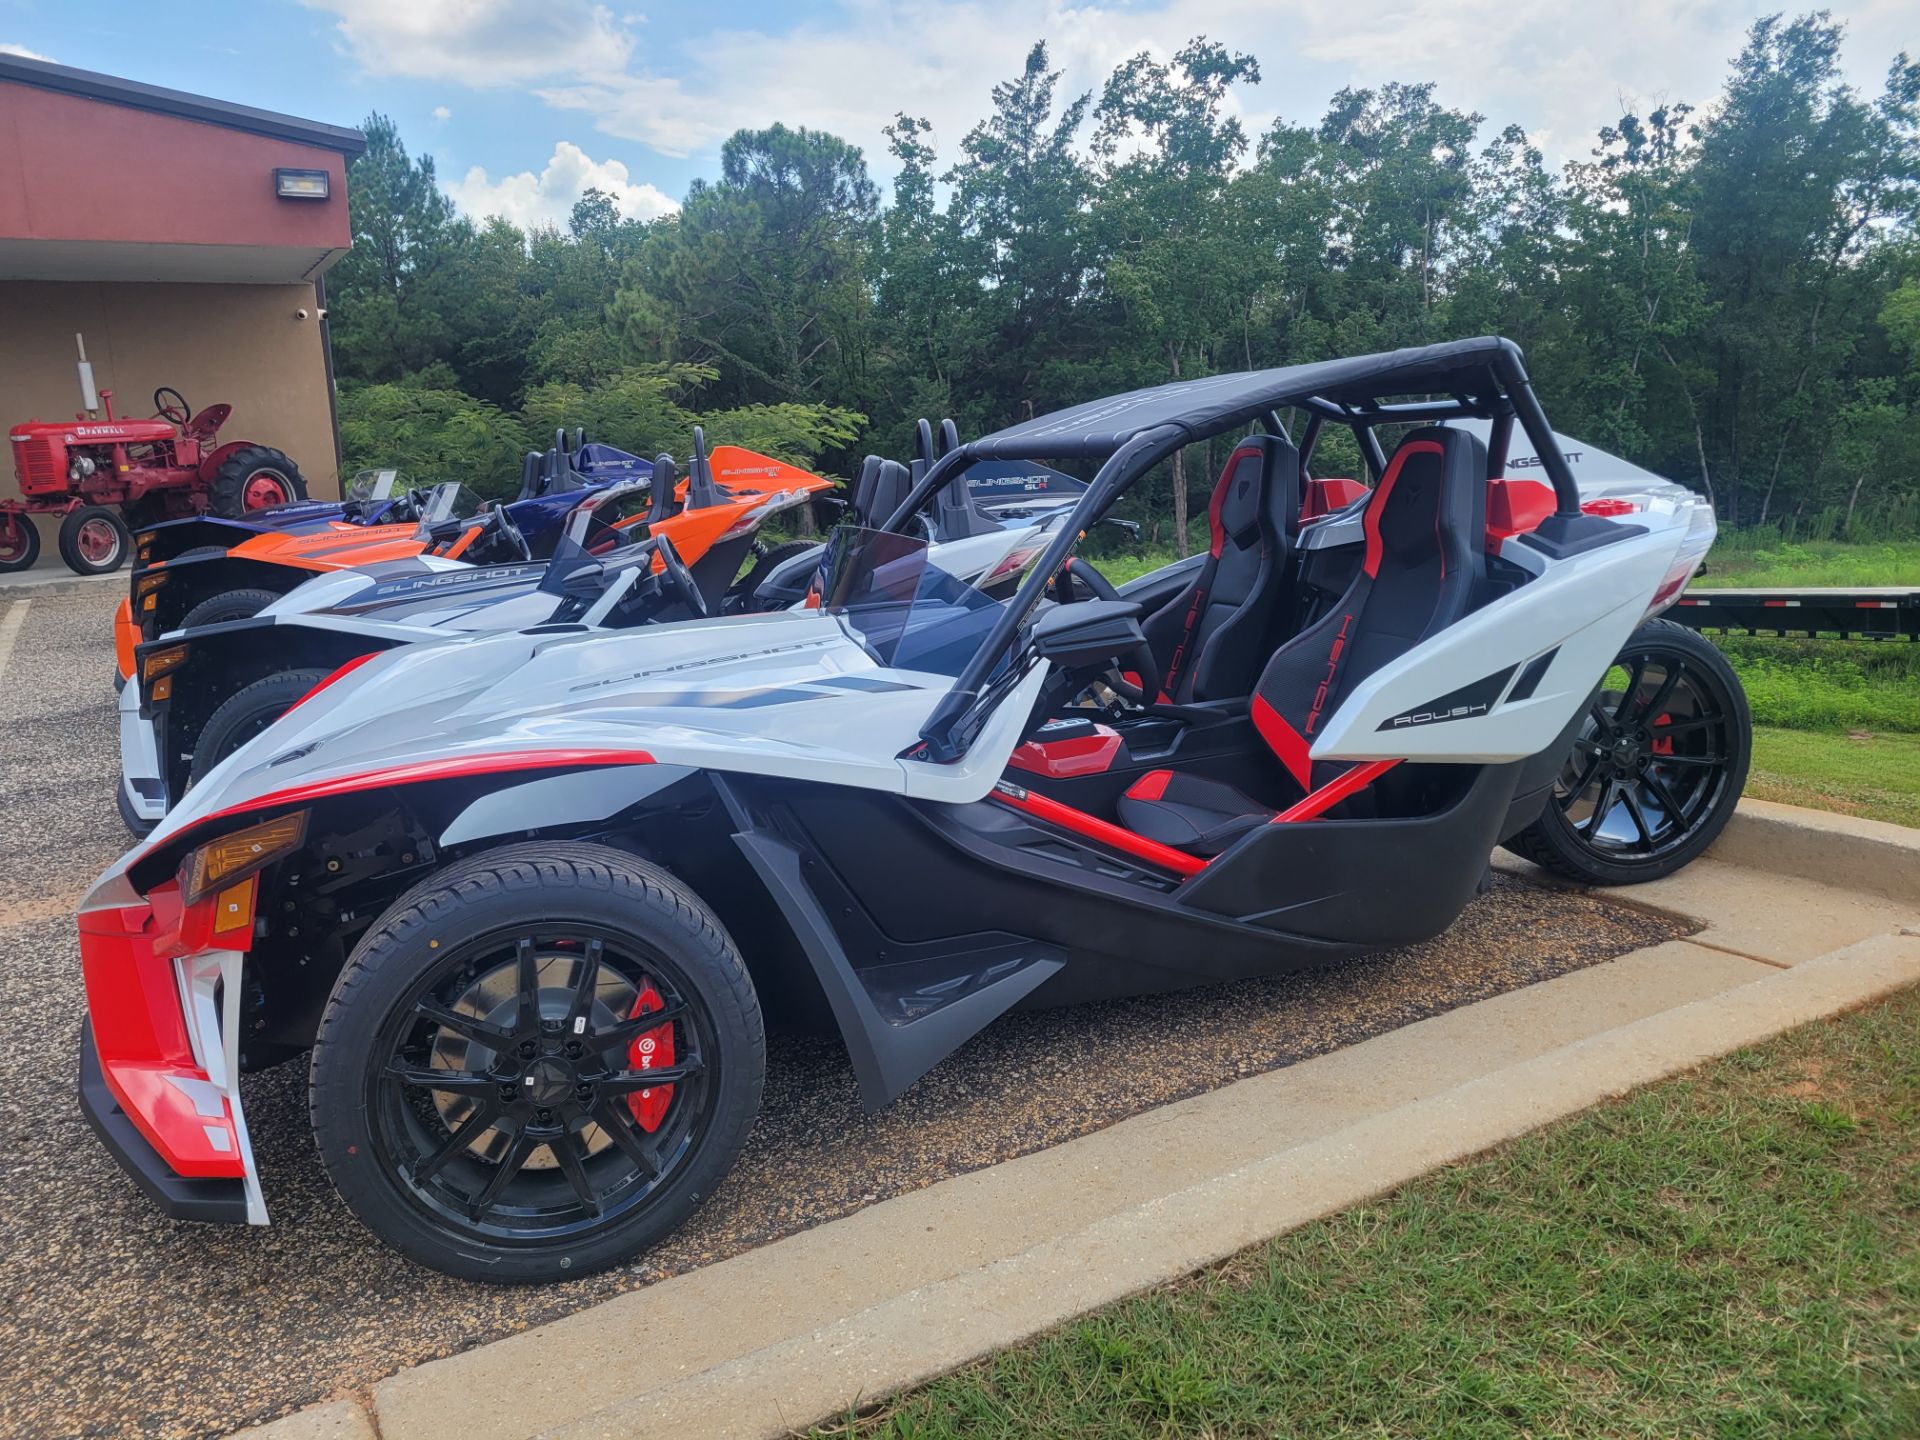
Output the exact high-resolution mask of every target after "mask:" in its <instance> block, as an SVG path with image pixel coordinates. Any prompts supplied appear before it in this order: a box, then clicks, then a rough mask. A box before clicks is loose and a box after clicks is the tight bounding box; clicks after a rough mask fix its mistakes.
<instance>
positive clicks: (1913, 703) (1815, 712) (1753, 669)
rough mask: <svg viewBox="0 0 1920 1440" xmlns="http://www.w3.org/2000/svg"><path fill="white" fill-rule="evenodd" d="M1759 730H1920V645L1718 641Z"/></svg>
mask: <svg viewBox="0 0 1920 1440" xmlns="http://www.w3.org/2000/svg"><path fill="white" fill-rule="evenodd" d="M1712 638H1713V641H1714V643H1715V644H1716V645H1718V646H1719V647H1720V651H1721V653H1722V654H1724V655H1725V656H1726V657H1727V658H1728V659H1729V660H1731V661H1732V662H1733V668H1734V669H1735V671H1737V672H1738V673H1739V676H1740V683H1741V684H1742V685H1743V686H1745V687H1746V691H1747V703H1748V704H1749V705H1750V706H1752V707H1753V721H1754V724H1756V725H1774V726H1781V727H1785V728H1788V729H1794V730H1825V731H1829V732H1834V733H1839V732H1842V731H1845V730H1849V729H1871V730H1896V731H1902V732H1906V733H1909V734H1911V733H1913V732H1916V731H1920V645H1916V644H1911V643H1908V642H1905V641H1850V640H1806V639H1795V638H1775V637H1772V636H1764V635H1716V636H1714V637H1712Z"/></svg>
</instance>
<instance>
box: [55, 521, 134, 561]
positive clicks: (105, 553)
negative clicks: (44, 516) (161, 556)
mask: <svg viewBox="0 0 1920 1440" xmlns="http://www.w3.org/2000/svg"><path fill="white" fill-rule="evenodd" d="M132 549H133V536H132V535H131V534H129V533H128V531H127V522H126V521H124V520H122V519H121V518H120V512H119V511H118V510H115V509H112V508H111V507H109V506H106V505H83V506H81V507H80V508H79V509H78V510H71V511H68V512H67V518H66V519H64V520H62V521H61V522H60V558H61V559H62V560H64V561H66V562H67V568H68V569H69V570H72V571H73V572H74V573H76V574H79V575H107V574H110V573H112V572H113V571H115V570H118V569H119V568H120V567H121V566H122V565H124V564H126V563H127V552H128V551H130V550H132Z"/></svg>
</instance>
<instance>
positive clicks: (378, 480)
mask: <svg viewBox="0 0 1920 1440" xmlns="http://www.w3.org/2000/svg"><path fill="white" fill-rule="evenodd" d="M406 488H407V477H406V475H405V473H404V472H402V471H399V470H362V471H359V472H358V473H357V474H355V475H354V477H353V479H351V480H349V481H348V482H347V493H346V495H345V497H344V498H345V499H346V501H347V503H348V504H358V505H365V504H368V503H370V502H371V503H377V502H379V501H381V500H391V499H392V498H393V496H394V494H395V492H396V491H401V490H405V489H406Z"/></svg>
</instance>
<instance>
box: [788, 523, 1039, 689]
mask: <svg viewBox="0 0 1920 1440" xmlns="http://www.w3.org/2000/svg"><path fill="white" fill-rule="evenodd" d="M1041 549H1042V547H1039V546H1033V547H1023V550H1024V553H1022V552H1021V551H1015V552H1013V553H1012V554H1010V555H1009V556H1008V557H1007V561H1008V562H1010V563H1002V564H998V565H992V566H989V567H987V568H986V569H985V570H983V571H982V572H981V573H980V575H979V576H977V577H975V578H974V579H973V580H966V579H962V578H960V577H959V576H957V575H954V574H951V573H949V572H948V571H946V570H944V569H942V568H941V566H940V564H939V562H938V561H937V560H936V559H935V558H934V557H933V554H932V552H931V551H930V550H929V548H928V546H927V542H926V541H925V540H923V539H921V538H919V537H918V536H912V535H897V534H893V533H891V532H889V531H885V530H868V529H864V528H862V527H860V526H855V525H842V526H840V527H839V528H838V529H836V530H835V531H834V532H833V535H832V538H831V539H829V540H828V542H827V554H826V559H825V561H824V562H823V568H824V573H825V579H824V581H823V583H822V588H821V598H820V608H821V609H823V610H824V611H826V612H827V613H828V614H829V615H834V616H837V617H838V618H839V619H840V620H841V621H842V622H843V623H844V624H845V625H846V627H847V630H848V631H849V633H851V634H852V635H853V636H854V637H855V638H856V639H858V640H859V641H860V642H861V644H863V645H864V646H865V647H866V649H867V651H868V653H869V654H871V655H872V656H873V658H874V659H875V660H876V661H878V662H879V663H880V664H882V665H886V666H890V667H893V668H895V669H900V670H924V671H928V672H930V673H932V674H936V675H958V674H959V673H960V672H961V670H963V669H964V668H965V667H966V663H967V661H969V660H970V659H972V658H973V653H974V651H975V650H977V649H979V648H980V643H981V641H983V640H984V639H985V638H986V636H987V633H988V632H989V631H990V630H992V628H993V625H994V622H995V621H996V620H997V619H998V618H999V617H1000V614H1001V612H1002V610H1003V609H1004V608H1005V607H1006V605H1007V603H1008V600H1009V599H1010V598H1011V596H1012V594H1013V592H1014V590H1016V589H1017V588H1018V585H1019V582H1020V579H1021V578H1022V576H1023V575H1024V574H1025V573H1026V570H1027V568H1028V567H1030V566H1031V564H1032V562H1033V561H1034V560H1035V559H1037V558H1038V557H1039V555H1040V553H1041ZM982 586H990V587H991V589H983V588H981V587H982Z"/></svg>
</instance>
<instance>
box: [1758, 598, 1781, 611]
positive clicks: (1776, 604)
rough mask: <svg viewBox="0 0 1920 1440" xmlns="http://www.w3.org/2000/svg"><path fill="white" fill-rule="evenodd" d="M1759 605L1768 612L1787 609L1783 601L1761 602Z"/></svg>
mask: <svg viewBox="0 0 1920 1440" xmlns="http://www.w3.org/2000/svg"><path fill="white" fill-rule="evenodd" d="M1760 603H1761V604H1762V605H1764V606H1766V607H1767V609H1769V610H1784V609H1786V608H1787V602H1786V601H1784V600H1762V601H1761V602H1760Z"/></svg>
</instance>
